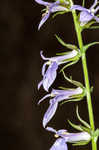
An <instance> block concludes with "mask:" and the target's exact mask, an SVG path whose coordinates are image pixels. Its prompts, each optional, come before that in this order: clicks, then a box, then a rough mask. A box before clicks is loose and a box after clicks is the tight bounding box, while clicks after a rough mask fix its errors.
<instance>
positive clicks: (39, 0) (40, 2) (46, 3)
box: [35, 0, 50, 6]
mask: <svg viewBox="0 0 99 150" xmlns="http://www.w3.org/2000/svg"><path fill="white" fill-rule="evenodd" d="M35 2H37V3H38V4H41V5H44V6H47V5H49V4H50V3H48V2H45V1H42V0H35Z"/></svg>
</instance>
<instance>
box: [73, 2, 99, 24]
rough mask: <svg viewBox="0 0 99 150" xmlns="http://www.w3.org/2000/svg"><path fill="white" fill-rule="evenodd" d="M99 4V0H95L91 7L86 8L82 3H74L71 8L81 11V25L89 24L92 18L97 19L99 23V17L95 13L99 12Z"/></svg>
mask: <svg viewBox="0 0 99 150" xmlns="http://www.w3.org/2000/svg"><path fill="white" fill-rule="evenodd" d="M97 4H98V0H95V1H94V3H93V5H92V6H91V7H90V8H89V9H87V8H84V7H82V6H80V5H73V6H72V7H71V10H79V11H81V13H80V22H81V25H85V24H87V23H88V22H89V21H91V20H92V19H95V20H96V22H98V23H99V17H97V16H95V13H97V11H98V10H99V6H97V7H96V5H97ZM95 7H96V8H95Z"/></svg>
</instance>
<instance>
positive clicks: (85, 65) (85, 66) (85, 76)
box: [71, 2, 97, 150]
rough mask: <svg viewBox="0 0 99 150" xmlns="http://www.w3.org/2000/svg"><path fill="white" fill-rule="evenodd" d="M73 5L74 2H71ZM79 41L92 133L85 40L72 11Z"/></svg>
mask: <svg viewBox="0 0 99 150" xmlns="http://www.w3.org/2000/svg"><path fill="white" fill-rule="evenodd" d="M71 3H72V2H71ZM72 15H73V20H74V25H75V30H76V35H77V40H78V44H79V48H80V51H81V53H82V66H83V73H84V80H85V87H86V91H87V92H86V97H87V105H88V113H89V121H90V126H91V129H92V131H93V132H94V131H95V127H94V116H93V108H92V102H91V94H90V84H89V77H88V69H87V61H86V54H85V52H84V50H83V40H82V35H81V29H80V26H79V23H78V18H77V15H76V12H75V10H73V11H72ZM92 150H97V144H96V141H95V139H94V137H93V138H92Z"/></svg>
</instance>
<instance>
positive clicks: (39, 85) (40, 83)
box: [38, 81, 43, 90]
mask: <svg viewBox="0 0 99 150" xmlns="http://www.w3.org/2000/svg"><path fill="white" fill-rule="evenodd" d="M42 84H43V81H40V82H39V84H38V90H39V89H40V87H41V85H42Z"/></svg>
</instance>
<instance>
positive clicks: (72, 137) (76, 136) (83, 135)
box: [66, 132, 91, 142]
mask: <svg viewBox="0 0 99 150" xmlns="http://www.w3.org/2000/svg"><path fill="white" fill-rule="evenodd" d="M66 136H68V139H67V142H78V141H88V140H90V138H91V136H90V134H89V133H87V132H80V133H69V134H68V135H66Z"/></svg>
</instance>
